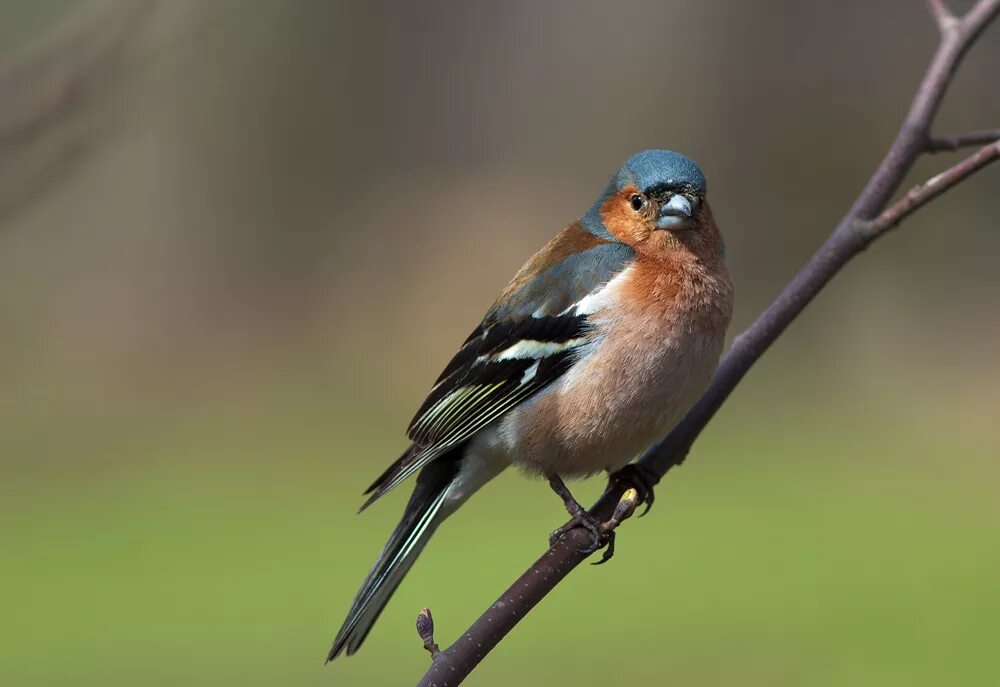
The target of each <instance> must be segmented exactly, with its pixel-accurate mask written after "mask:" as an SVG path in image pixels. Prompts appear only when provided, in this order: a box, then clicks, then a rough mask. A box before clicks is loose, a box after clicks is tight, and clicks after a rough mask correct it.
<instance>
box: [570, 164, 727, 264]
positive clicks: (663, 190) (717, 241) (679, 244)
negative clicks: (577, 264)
mask: <svg viewBox="0 0 1000 687" xmlns="http://www.w3.org/2000/svg"><path fill="white" fill-rule="evenodd" d="M582 223H583V226H584V227H585V228H586V229H587V230H588V231H590V232H591V233H593V234H596V235H598V236H601V237H602V238H605V239H609V240H613V241H619V242H621V243H625V244H627V245H629V246H631V247H632V248H634V249H635V250H636V252H638V253H640V254H645V255H648V256H649V257H652V258H660V259H666V258H670V257H672V256H677V255H681V254H687V255H692V254H693V256H694V257H698V258H703V259H706V258H710V257H721V254H722V238H721V236H720V235H719V231H718V229H717V228H716V226H715V222H714V220H713V219H712V213H711V210H710V209H709V207H708V202H707V201H706V199H705V176H704V175H703V174H702V173H701V170H700V169H699V168H698V165H696V164H695V163H694V161H693V160H691V159H690V158H687V157H685V156H683V155H681V154H680V153H675V152H673V151H670V150H644V151H642V152H640V153H636V154H635V155H633V156H632V157H630V158H629V159H627V160H626V161H625V164H623V165H622V167H621V169H619V170H618V173H617V174H615V176H614V177H613V178H612V179H611V183H610V184H608V187H607V188H606V189H605V191H604V193H603V194H602V195H601V197H600V198H598V200H597V202H596V203H594V206H593V207H592V208H591V209H590V211H589V212H588V213H587V215H586V216H585V217H584V218H583V222H582Z"/></svg>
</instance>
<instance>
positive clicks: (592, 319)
mask: <svg viewBox="0 0 1000 687" xmlns="http://www.w3.org/2000/svg"><path fill="white" fill-rule="evenodd" d="M723 253H724V249H723V242H722V237H721V235H720V233H719V230H718V228H717V227H716V225H715V221H714V220H713V219H712V212H711V210H710V209H709V206H708V202H707V200H706V199H705V177H704V176H703V175H702V173H701V170H700V169H698V166H697V165H696V164H695V163H694V162H693V161H691V160H690V159H688V158H687V157H684V156H683V155H680V154H678V153H675V152H672V151H668V150H646V151H643V152H640V153H636V154H635V155H633V156H632V157H630V158H629V159H628V160H626V161H625V164H624V165H622V167H621V169H620V170H619V171H618V173H617V174H615V176H614V177H613V178H612V180H611V182H610V183H609V184H608V186H607V188H606V189H605V190H604V192H603V193H602V194H601V195H600V197H599V198H598V199H597V201H596V202H595V203H594V205H593V206H592V207H591V208H590V210H589V211H588V212H587V213H586V214H585V215H584V216H583V218H582V219H580V220H579V221H577V222H574V223H573V224H571V225H569V226H568V227H567V228H566V229H564V230H563V231H561V232H560V233H559V234H557V235H556V237H555V238H553V239H552V240H551V241H549V242H548V243H547V244H546V245H545V246H544V247H543V248H542V249H541V250H540V251H538V252H537V253H536V254H535V255H534V256H532V257H531V259H530V260H528V262H527V263H526V264H525V265H524V267H522V268H521V270H520V271H519V272H518V273H517V275H516V276H515V277H514V279H513V280H512V281H511V282H510V284H508V285H507V288H505V289H504V290H503V292H502V293H501V294H500V297H499V298H498V299H497V300H496V302H495V303H494V304H493V306H492V307H491V308H490V309H489V311H488V312H487V313H486V316H485V317H484V318H483V320H482V322H480V323H479V325H478V326H477V327H476V328H475V329H474V330H473V331H472V334H470V335H469V337H468V338H467V339H466V340H465V342H464V343H463V345H462V347H461V348H460V349H459V351H458V353H456V354H455V356H454V357H453V358H452V359H451V362H449V363H448V365H447V366H446V367H445V369H444V371H443V372H442V373H441V375H440V376H439V377H438V379H437V382H436V383H435V385H434V387H433V388H432V389H431V392H430V395H429V396H428V397H427V400H425V401H424V403H423V405H422V406H421V407H420V409H419V410H418V411H417V414H416V416H415V417H414V418H413V421H412V422H411V423H410V426H409V430H408V434H409V438H410V439H411V440H412V442H413V443H412V445H411V446H410V447H409V448H408V449H407V450H406V451H405V452H404V453H403V455H402V456H401V457H400V458H399V459H398V460H397V461H396V462H395V463H393V464H392V465H390V466H389V468H388V469H387V470H386V471H385V472H384V473H382V475H381V476H379V478H378V479H376V480H375V482H374V483H373V484H372V485H371V487H369V489H368V491H367V492H365V493H366V494H370V497H369V498H368V500H367V501H366V502H365V504H364V505H363V506H362V510H363V509H364V508H366V507H368V506H369V505H370V504H371V503H372V502H373V501H375V500H376V499H378V498H379V497H381V496H382V495H383V494H385V493H386V492H388V491H389V490H390V489H392V488H393V487H395V486H396V485H397V484H399V483H400V482H402V481H403V480H405V479H406V478H407V477H409V476H410V475H412V474H413V473H415V472H417V471H419V473H420V474H419V476H418V477H417V480H416V487H415V488H414V491H413V495H412V496H411V497H410V500H409V502H408V503H407V505H406V510H405V511H404V512H403V518H402V520H401V521H400V523H399V524H398V525H397V526H396V529H395V530H394V531H393V533H392V535H391V536H390V537H389V541H388V543H387V544H386V545H385V548H384V549H383V550H382V552H381V554H379V556H378V559H377V560H376V561H375V564H374V566H372V569H371V571H370V572H369V573H368V576H367V577H366V578H365V581H364V583H363V584H362V586H361V590H360V591H359V592H358V594H357V596H356V597H355V599H354V602H353V604H352V605H351V609H350V611H349V613H348V616H347V620H346V621H345V622H344V625H343V627H342V628H341V630H340V632H339V633H338V635H337V638H336V640H335V641H334V643H333V647H332V648H331V649H330V652H329V655H328V656H327V660H328V661H329V660H332V659H334V658H336V657H337V656H338V655H339V654H340V653H341V652H343V651H344V650H345V649H346V651H347V653H348V654H352V653H354V652H355V651H356V650H357V649H358V647H359V646H360V645H361V643H362V642H363V641H364V639H365V637H366V636H367V634H368V632H369V630H370V629H371V627H372V624H373V623H374V622H375V620H376V619H377V618H378V615H379V613H381V611H382V609H383V608H384V607H385V604H386V602H387V601H388V600H389V597H390V596H391V595H392V593H393V591H395V589H396V587H397V586H398V585H399V583H400V581H401V580H402V579H403V576H404V575H405V574H406V572H407V571H408V570H409V569H410V567H411V566H412V565H413V563H414V561H415V560H416V558H417V555H418V554H419V553H420V551H421V550H422V549H423V548H424V546H425V545H426V544H427V541H428V539H429V538H430V536H431V534H433V532H434V531H435V530H436V529H437V527H438V525H440V524H441V522H442V521H443V520H444V519H445V518H446V517H448V516H449V515H450V514H451V513H453V512H455V510H456V509H457V508H458V507H459V506H460V505H461V504H462V503H464V502H465V500H466V499H467V498H469V496H471V495H472V494H473V493H474V492H475V491H476V490H477V489H479V488H480V487H481V486H483V485H484V484H486V482H488V481H489V480H490V479H492V478H493V477H496V476H497V475H498V474H499V473H500V472H501V471H503V470H504V469H505V468H506V467H507V466H509V465H517V466H518V467H520V468H522V470H523V471H525V472H527V473H529V474H534V475H540V476H542V477H545V478H547V479H548V480H549V483H550V485H551V486H552V488H553V489H554V490H555V491H556V492H557V493H558V494H559V495H560V496H561V497H562V498H563V500H564V502H565V504H566V507H567V509H568V510H569V512H570V514H571V515H572V516H573V517H572V519H571V520H570V522H569V523H567V524H566V525H565V526H564V527H562V528H560V529H559V530H557V532H556V534H557V535H558V534H559V533H561V532H563V531H565V530H566V529H567V528H569V527H573V526H583V527H585V528H587V529H588V530H589V531H590V532H591V534H592V536H593V546H592V548H598V547H599V546H601V545H602V544H603V543H604V542H603V541H602V537H603V532H602V531H601V529H600V527H599V524H598V523H596V522H592V521H591V519H590V517H589V516H588V515H587V513H586V511H585V509H584V508H583V507H582V506H581V505H580V504H579V503H577V502H576V500H575V499H574V498H573V497H572V495H571V494H570V492H569V490H568V489H567V488H566V486H565V484H564V483H563V481H562V479H563V478H565V477H586V476H588V475H592V474H595V473H597V472H599V471H601V470H607V471H609V472H612V471H615V470H618V469H620V468H622V467H623V466H626V465H627V464H628V463H629V462H630V461H631V460H632V459H633V458H634V457H635V456H636V455H637V454H638V453H639V452H641V451H642V450H643V449H645V448H646V447H648V446H649V445H651V444H652V443H653V442H655V441H656V440H657V439H659V438H661V437H662V436H664V435H665V434H666V433H667V432H669V431H670V429H671V428H672V427H673V426H674V425H675V424H676V423H677V422H678V421H679V420H680V419H681V418H682V417H683V415H684V413H686V412H687V410H688V409H689V408H690V406H691V405H692V404H693V403H694V402H695V401H696V400H697V399H698V397H699V396H700V395H701V393H702V392H703V391H704V389H705V387H706V386H707V385H708V382H709V380H710V378H711V376H712V373H713V372H714V370H715V367H716V365H717V363H718V360H719V355H720V353H721V351H722V343H723V338H724V335H725V331H726V328H727V326H728V324H729V320H730V316H731V314H732V302H733V284H732V280H731V279H730V276H729V271H728V269H727V268H726V264H725V261H724V257H723Z"/></svg>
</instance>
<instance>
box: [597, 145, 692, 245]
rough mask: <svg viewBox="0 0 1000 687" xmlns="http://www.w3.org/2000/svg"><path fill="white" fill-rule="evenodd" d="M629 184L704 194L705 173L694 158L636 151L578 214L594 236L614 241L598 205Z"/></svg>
mask: <svg viewBox="0 0 1000 687" xmlns="http://www.w3.org/2000/svg"><path fill="white" fill-rule="evenodd" d="M629 184H635V186H636V188H638V189H639V190H640V191H643V192H646V191H650V190H654V189H655V190H661V189H671V188H677V187H680V186H690V187H692V188H694V189H695V190H696V191H697V192H698V193H704V192H705V175H704V174H702V173H701V170H700V169H698V165H696V164H695V163H694V160H692V159H691V158H688V157H684V156H683V155H681V154H680V153H675V152H674V151H672V150H643V151H642V152H640V153H636V154H635V155H633V156H632V157H630V158H629V159H627V160H625V164H623V165H622V167H621V169H619V170H618V173H617V174H615V176H614V177H613V178H612V179H611V183H610V184H608V186H607V188H606V189H604V193H602V194H601V195H600V196H598V198H597V201H596V202H595V203H594V204H593V206H591V208H590V210H588V211H587V214H585V215H584V216H583V217H582V219H581V223H582V225H583V228H584V229H586V230H587V231H589V232H590V233H591V234H594V235H595V236H600V237H601V238H603V239H606V240H609V241H613V240H615V239H614V237H613V236H612V235H611V232H609V231H608V229H607V227H605V226H604V222H603V220H602V219H601V204H602V203H604V201H605V199H607V198H608V197H609V196H611V195H613V194H615V193H617V192H618V191H620V190H622V189H623V188H625V187H626V186H628V185H629Z"/></svg>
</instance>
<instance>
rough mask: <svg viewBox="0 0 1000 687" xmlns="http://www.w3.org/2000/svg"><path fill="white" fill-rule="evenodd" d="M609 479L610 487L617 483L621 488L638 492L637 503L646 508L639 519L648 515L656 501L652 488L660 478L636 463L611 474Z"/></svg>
mask: <svg viewBox="0 0 1000 687" xmlns="http://www.w3.org/2000/svg"><path fill="white" fill-rule="evenodd" d="M609 479H610V483H611V485H612V486H614V483H615V482H617V483H618V484H620V485H621V486H624V487H632V488H633V489H635V490H636V491H637V492H639V503H640V504H642V505H644V506H646V507H645V508H643V509H642V513H640V514H639V517H642V516H643V515H645V514H646V513H648V512H649V509H650V508H652V507H653V501H654V500H656V494H654V493H653V487H654V486H655V485H656V483H657V482H659V481H660V478H659V477H657V476H656V475H655V474H653V472H652V471H651V470H649V468H646V467H644V466H642V465H639V464H638V463H629V464H628V465H626V466H625V467H623V468H622V469H621V470H618V471H617V472H614V473H612V474H611V476H610V478H609Z"/></svg>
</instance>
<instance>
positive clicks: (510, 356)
mask: <svg viewBox="0 0 1000 687" xmlns="http://www.w3.org/2000/svg"><path fill="white" fill-rule="evenodd" d="M583 341H584V339H582V338H578V339H567V340H566V341H561V342H559V343H556V342H553V341H533V340H531V339H525V340H524V341H518V342H517V343H516V344H514V345H513V346H511V347H510V348H505V349H504V350H502V351H500V352H499V353H497V354H496V355H494V356H491V357H490V360H514V359H518V358H544V357H546V356H550V355H555V354H556V353H561V352H562V351H565V350H568V349H570V348H573V347H575V346H579V345H580V344H581V343H583Z"/></svg>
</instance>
